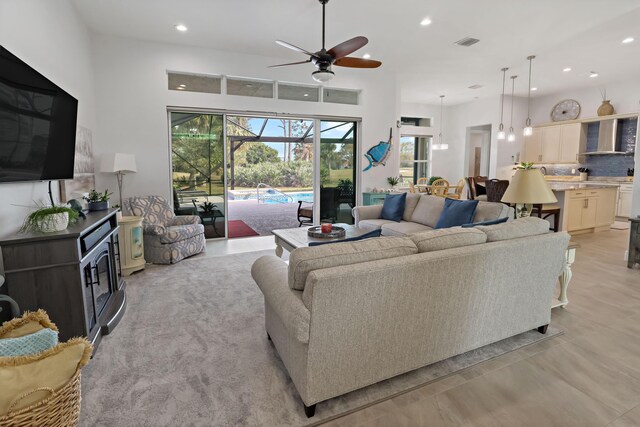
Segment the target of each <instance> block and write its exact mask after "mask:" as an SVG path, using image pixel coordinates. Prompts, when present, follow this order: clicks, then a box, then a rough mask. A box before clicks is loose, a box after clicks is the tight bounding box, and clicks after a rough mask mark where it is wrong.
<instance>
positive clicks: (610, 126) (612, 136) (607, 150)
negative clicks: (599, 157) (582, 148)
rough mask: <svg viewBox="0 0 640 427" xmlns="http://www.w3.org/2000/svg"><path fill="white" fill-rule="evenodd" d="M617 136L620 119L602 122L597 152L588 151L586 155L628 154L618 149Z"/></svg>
mask: <svg viewBox="0 0 640 427" xmlns="http://www.w3.org/2000/svg"><path fill="white" fill-rule="evenodd" d="M617 134H618V119H607V120H600V127H599V129H598V147H597V149H596V151H586V152H585V154H591V155H593V154H627V153H626V152H624V151H620V149H619V148H618V147H616V140H617Z"/></svg>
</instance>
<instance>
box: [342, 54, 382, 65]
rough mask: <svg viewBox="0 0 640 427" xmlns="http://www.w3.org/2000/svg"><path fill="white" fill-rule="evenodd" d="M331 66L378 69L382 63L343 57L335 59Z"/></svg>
mask: <svg viewBox="0 0 640 427" xmlns="http://www.w3.org/2000/svg"><path fill="white" fill-rule="evenodd" d="M333 65H338V66H339V67H351V68H378V67H379V66H381V65H382V62H380V61H376V60H375V59H362V58H354V57H352V56H345V57H344V58H340V59H336V62H334V63H333Z"/></svg>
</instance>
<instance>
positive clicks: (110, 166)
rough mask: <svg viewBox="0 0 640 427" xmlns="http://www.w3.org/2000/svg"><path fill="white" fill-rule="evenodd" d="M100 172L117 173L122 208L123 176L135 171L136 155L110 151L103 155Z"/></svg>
mask: <svg viewBox="0 0 640 427" xmlns="http://www.w3.org/2000/svg"><path fill="white" fill-rule="evenodd" d="M100 172H104V173H115V174H116V177H117V178H118V195H119V196H120V208H121V209H122V178H123V177H124V175H125V174H128V173H135V172H137V169H136V157H135V156H134V155H133V154H124V153H110V154H106V155H104V156H103V157H102V162H101V164H100Z"/></svg>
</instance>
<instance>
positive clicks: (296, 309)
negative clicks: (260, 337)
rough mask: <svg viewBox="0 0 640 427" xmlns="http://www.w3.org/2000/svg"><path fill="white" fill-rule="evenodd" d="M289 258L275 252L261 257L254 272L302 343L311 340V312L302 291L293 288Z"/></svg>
mask: <svg viewBox="0 0 640 427" xmlns="http://www.w3.org/2000/svg"><path fill="white" fill-rule="evenodd" d="M288 268H289V266H288V265H287V263H286V262H284V261H283V260H281V259H280V258H278V257H276V256H273V255H265V256H263V257H260V258H258V259H257V260H256V261H255V262H254V263H253V265H252V266H251V276H252V277H253V280H255V282H256V284H257V285H258V287H259V288H260V290H261V291H262V294H263V295H264V299H265V302H266V303H267V304H269V306H270V307H271V308H272V309H273V311H275V312H276V314H277V315H278V317H279V318H280V320H281V321H282V323H283V324H284V325H285V327H286V328H287V331H289V333H290V334H291V335H293V336H294V337H295V338H296V339H297V340H298V341H300V342H302V343H308V342H309V322H310V319H311V313H309V310H308V309H307V307H306V306H305V305H304V303H303V302H302V292H301V291H296V290H293V289H291V288H289V284H288V275H287V271H288Z"/></svg>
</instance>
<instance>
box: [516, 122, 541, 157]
mask: <svg viewBox="0 0 640 427" xmlns="http://www.w3.org/2000/svg"><path fill="white" fill-rule="evenodd" d="M541 140H542V132H541V131H540V129H539V128H534V129H533V133H532V134H531V135H529V136H525V137H524V155H523V156H522V159H521V160H522V161H523V162H533V163H540V162H541V161H542V145H541Z"/></svg>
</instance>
